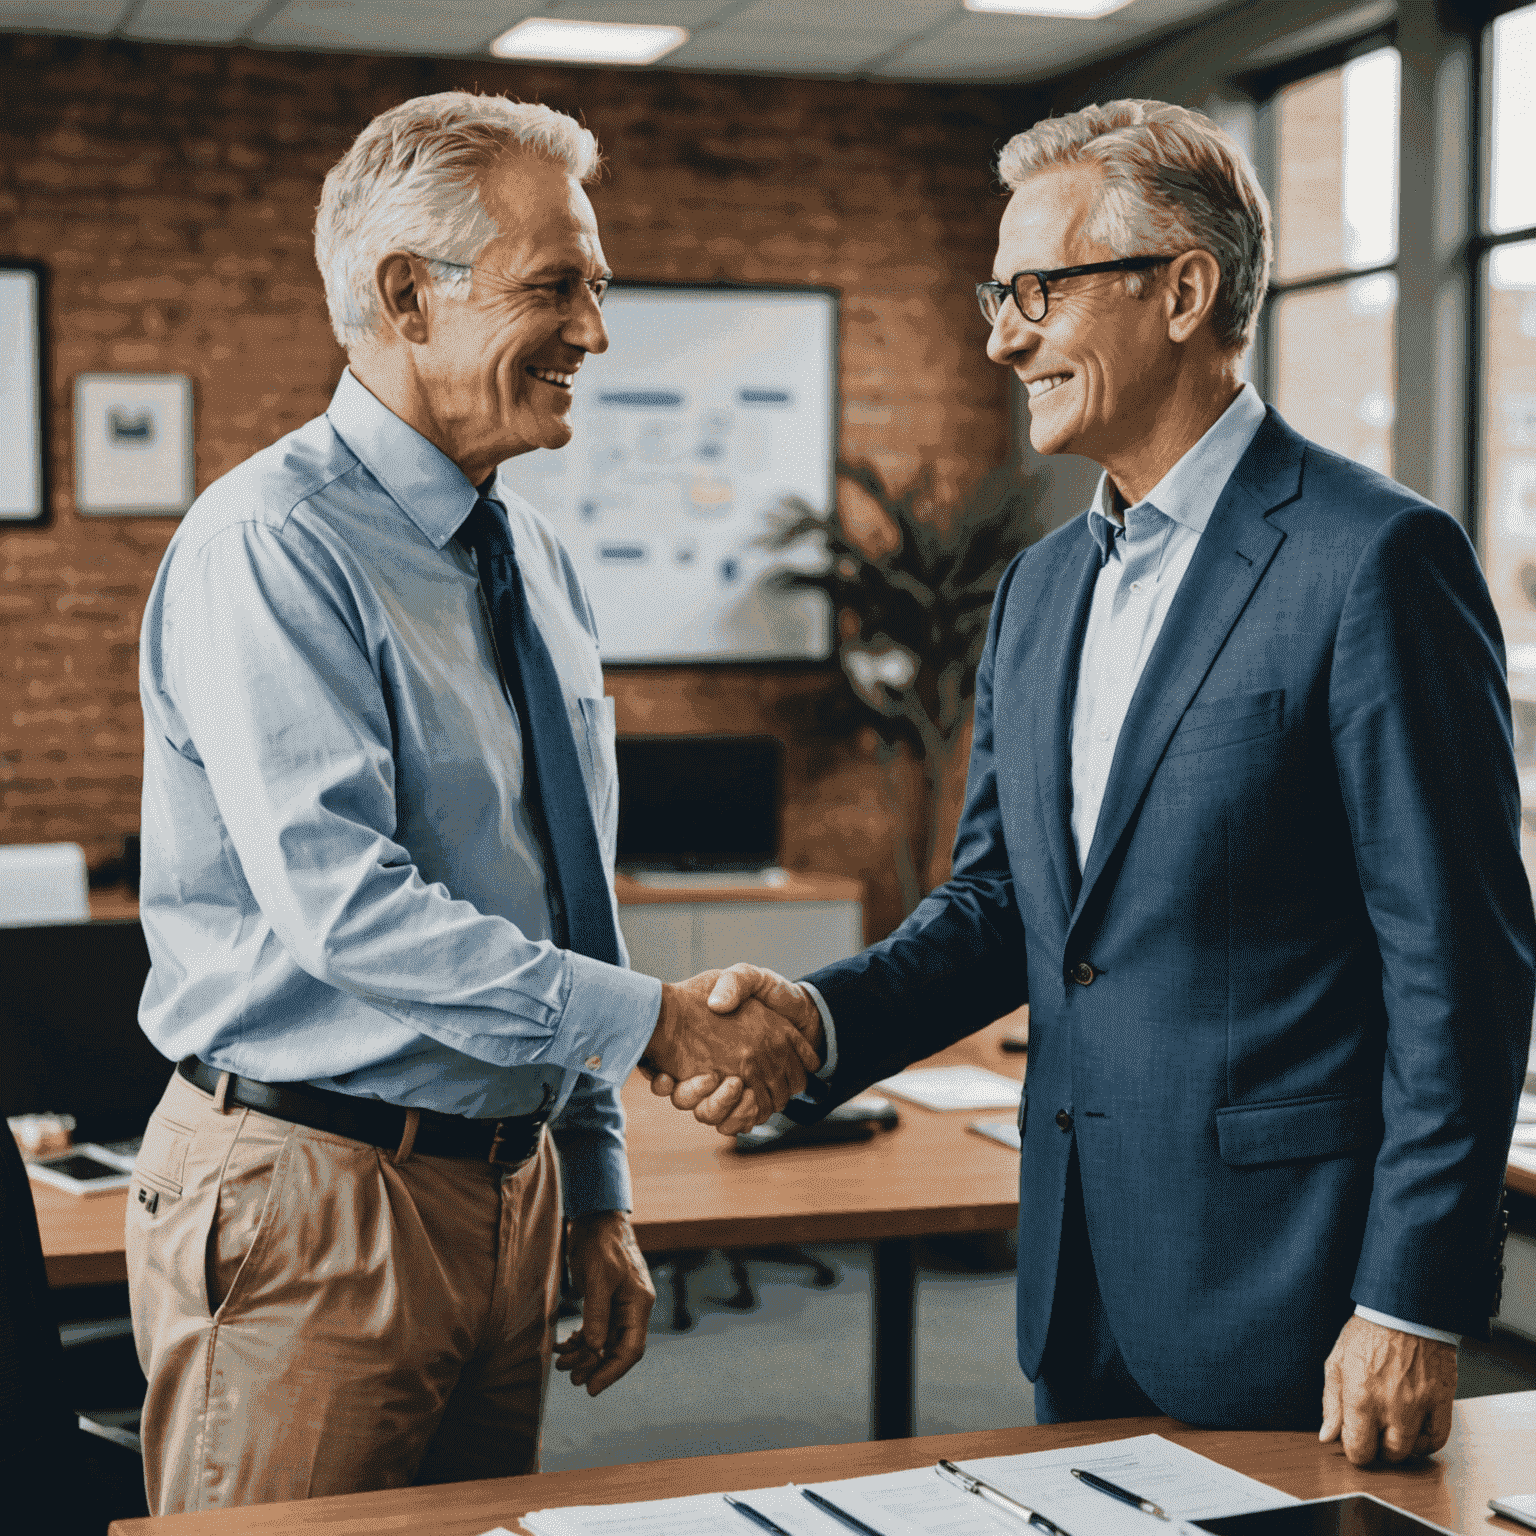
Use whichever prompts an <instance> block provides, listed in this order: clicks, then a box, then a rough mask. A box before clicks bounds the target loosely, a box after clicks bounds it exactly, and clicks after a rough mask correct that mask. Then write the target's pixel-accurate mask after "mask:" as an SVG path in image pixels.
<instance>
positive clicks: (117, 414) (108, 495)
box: [75, 373, 195, 517]
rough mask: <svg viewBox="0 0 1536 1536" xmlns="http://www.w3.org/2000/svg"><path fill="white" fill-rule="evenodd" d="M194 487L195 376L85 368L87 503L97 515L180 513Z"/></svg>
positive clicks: (80, 486) (82, 426) (80, 460)
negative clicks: (193, 406) (101, 371)
mask: <svg viewBox="0 0 1536 1536" xmlns="http://www.w3.org/2000/svg"><path fill="white" fill-rule="evenodd" d="M194 494H195V492H194V486H193V455H192V381H191V379H189V378H188V377H187V376H186V375H185V374H180V373H82V374H80V375H79V376H78V377H77V378H76V379H75V505H76V506H77V507H78V508H79V509H80V511H81V512H83V513H85V514H87V515H88V516H91V517H177V516H180V514H181V513H183V512H185V511H186V510H187V508H188V507H190V506H191V505H192V500H193V496H194Z"/></svg>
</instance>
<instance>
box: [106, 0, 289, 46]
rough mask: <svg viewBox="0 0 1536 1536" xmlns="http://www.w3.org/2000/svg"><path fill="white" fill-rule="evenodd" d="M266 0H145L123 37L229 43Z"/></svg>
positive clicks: (261, 7)
mask: <svg viewBox="0 0 1536 1536" xmlns="http://www.w3.org/2000/svg"><path fill="white" fill-rule="evenodd" d="M265 5H266V0H144V5H143V7H142V8H141V9H140V10H139V11H137V12H136V13H135V15H134V16H133V18H132V20H131V21H130V22H129V23H128V25H127V26H126V27H124V28H123V35H124V36H125V37H137V38H142V39H143V40H144V41H146V42H156V43H232V42H234V40H235V39H236V38H237V37H239V36H240V34H241V33H242V32H243V31H244V30H245V29H246V27H248V26H249V25H250V24H251V22H252V20H253V19H254V18H255V17H256V16H257V15H259V14H260V12H261V11H262V9H263V8H264V7H265Z"/></svg>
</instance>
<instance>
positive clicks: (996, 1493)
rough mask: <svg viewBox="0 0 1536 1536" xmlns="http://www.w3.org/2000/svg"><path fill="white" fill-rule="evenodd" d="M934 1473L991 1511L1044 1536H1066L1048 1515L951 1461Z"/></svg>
mask: <svg viewBox="0 0 1536 1536" xmlns="http://www.w3.org/2000/svg"><path fill="white" fill-rule="evenodd" d="M934 1471H935V1472H937V1473H938V1474H939V1476H940V1477H942V1478H946V1479H947V1480H948V1481H949V1482H951V1483H954V1484H956V1485H957V1486H958V1487H961V1488H963V1489H965V1491H966V1492H967V1493H974V1494H975V1495H976V1497H977V1498H978V1499H981V1500H983V1501H984V1502H985V1503H988V1504H990V1505H991V1506H992V1507H993V1509H1000V1510H1003V1511H1004V1512H1005V1513H1006V1514H1010V1515H1012V1516H1013V1517H1014V1518H1015V1519H1016V1520H1022V1521H1023V1522H1024V1523H1025V1524H1026V1525H1032V1526H1034V1528H1035V1529H1036V1530H1037V1531H1044V1532H1046V1536H1067V1533H1066V1532H1065V1531H1064V1530H1063V1529H1062V1528H1061V1527H1060V1526H1059V1525H1057V1524H1056V1522H1055V1521H1054V1520H1052V1519H1051V1517H1050V1516H1049V1515H1042V1514H1041V1513H1040V1511H1039V1510H1038V1509H1031V1508H1030V1507H1029V1505H1027V1504H1021V1503H1019V1501H1018V1500H1017V1499H1011V1498H1009V1497H1008V1495H1007V1494H1006V1493H1004V1492H1003V1490H1002V1489H1001V1488H994V1487H993V1486H992V1484H991V1483H987V1482H983V1481H982V1480H981V1478H979V1477H972V1476H971V1474H970V1473H969V1472H962V1471H961V1470H960V1468H959V1467H957V1466H956V1465H955V1464H954V1462H952V1461H941V1462H939V1464H938V1465H937V1466H936V1467H935V1468H934Z"/></svg>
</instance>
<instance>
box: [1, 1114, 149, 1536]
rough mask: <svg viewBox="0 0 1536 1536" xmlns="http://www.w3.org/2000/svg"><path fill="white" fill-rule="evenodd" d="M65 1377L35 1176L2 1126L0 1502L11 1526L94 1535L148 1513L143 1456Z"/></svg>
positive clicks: (65, 1534) (76, 1535)
mask: <svg viewBox="0 0 1536 1536" xmlns="http://www.w3.org/2000/svg"><path fill="white" fill-rule="evenodd" d="M63 1379H64V1347H63V1345H62V1343H61V1342H60V1340H59V1331H58V1328H57V1326H56V1325H55V1323H54V1320H53V1309H52V1304H51V1300H50V1297H49V1292H48V1273H47V1270H46V1268H45V1267H44V1264H43V1244H42V1239H41V1238H40V1237H39V1236H38V1230H37V1208H36V1206H34V1205H33V1203H32V1186H31V1183H30V1181H29V1180H28V1178H27V1169H26V1164H25V1163H23V1162H22V1160H21V1151H20V1149H19V1148H18V1147H17V1145H16V1142H15V1139H14V1138H13V1137H12V1136H11V1134H10V1132H9V1131H6V1130H5V1129H4V1127H0V1503H3V1507H4V1509H5V1512H6V1515H7V1516H8V1517H13V1518H14V1519H15V1521H16V1525H15V1528H16V1529H18V1530H40V1531H41V1530H47V1531H56V1532H59V1533H60V1536H101V1532H102V1531H104V1530H105V1529H106V1527H107V1523H108V1522H109V1521H111V1520H116V1519H123V1518H128V1517H131V1516H135V1515H146V1514H148V1513H149V1510H148V1506H147V1505H146V1503H145V1499H144V1463H143V1458H142V1457H141V1455H140V1454H139V1451H138V1444H137V1440H136V1438H135V1437H133V1436H130V1435H125V1434H124V1433H123V1432H121V1431H117V1430H113V1429H112V1428H111V1427H110V1426H97V1425H87V1423H86V1422H85V1421H84V1420H81V1419H79V1418H78V1417H77V1416H76V1415H75V1413H74V1412H72V1410H71V1409H70V1406H69V1404H68V1402H67V1400H66V1399H65V1397H64V1393H63V1390H62V1383H63ZM87 1429H90V1430H91V1431H92V1432H91V1433H87Z"/></svg>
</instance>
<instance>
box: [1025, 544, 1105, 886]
mask: <svg viewBox="0 0 1536 1536" xmlns="http://www.w3.org/2000/svg"><path fill="white" fill-rule="evenodd" d="M1076 544H1077V547H1076V548H1075V549H1074V550H1073V551H1072V553H1071V554H1069V555H1068V556H1067V558H1066V559H1065V560H1064V561H1063V563H1062V572H1061V579H1060V580H1059V581H1057V582H1056V583H1055V584H1054V590H1053V592H1052V594H1051V597H1050V599H1049V602H1048V604H1047V606H1046V611H1045V612H1044V613H1043V614H1042V615H1041V622H1040V627H1039V631H1038V632H1039V633H1040V634H1041V635H1042V636H1044V637H1045V640H1044V649H1043V655H1042V657H1041V661H1040V671H1039V674H1038V676H1039V679H1040V690H1039V693H1038V695H1037V696H1038V697H1039V698H1040V699H1041V700H1043V701H1051V702H1047V703H1046V704H1045V706H1044V707H1042V708H1041V709H1039V710H1037V711H1036V713H1035V753H1034V757H1035V762H1036V763H1038V764H1039V765H1040V768H1039V773H1038V776H1037V778H1036V780H1035V783H1036V787H1037V790H1038V792H1039V796H1040V817H1041V820H1042V822H1043V823H1044V826H1045V840H1046V843H1047V845H1048V846H1049V848H1050V850H1051V865H1052V868H1053V869H1054V870H1055V872H1056V882H1057V884H1058V885H1059V886H1060V888H1061V910H1062V914H1063V916H1065V915H1066V914H1067V913H1069V912H1071V910H1072V908H1073V906H1074V905H1075V904H1076V901H1077V887H1078V878H1079V877H1078V868H1077V850H1076V848H1075V847H1074V846H1073V843H1072V708H1073V704H1074V702H1075V699H1076V696H1077V671H1078V658H1079V657H1080V656H1081V655H1082V649H1083V631H1084V629H1085V628H1086V627H1087V623H1088V609H1089V606H1090V604H1091V602H1092V599H1093V585H1094V579H1095V578H1096V577H1097V576H1098V574H1099V567H1100V564H1101V560H1100V556H1099V546H1098V545H1097V544H1096V543H1095V542H1094V539H1093V535H1092V534H1091V533H1090V532H1089V531H1088V520H1087V518H1086V517H1085V518H1083V519H1082V522H1081V532H1080V536H1079V537H1078V539H1077V540H1076Z"/></svg>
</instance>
